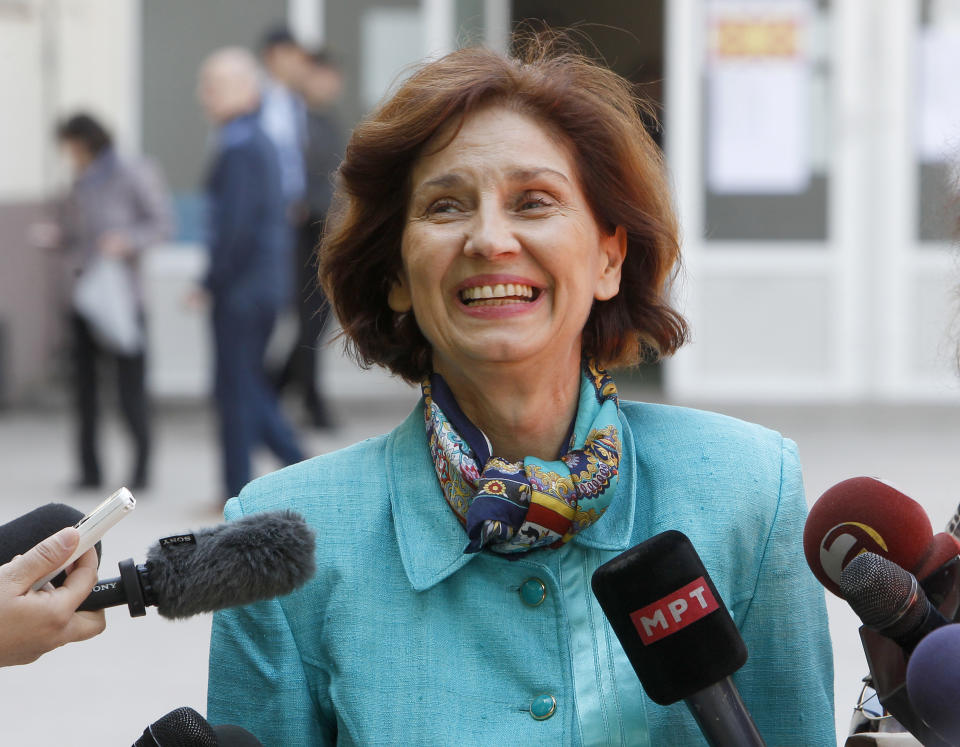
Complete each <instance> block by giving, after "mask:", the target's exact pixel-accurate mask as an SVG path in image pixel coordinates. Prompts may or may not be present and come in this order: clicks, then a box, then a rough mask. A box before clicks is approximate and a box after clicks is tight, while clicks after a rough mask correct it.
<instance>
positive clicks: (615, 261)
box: [593, 226, 627, 301]
mask: <svg viewBox="0 0 960 747" xmlns="http://www.w3.org/2000/svg"><path fill="white" fill-rule="evenodd" d="M599 248H600V261H601V265H600V277H599V278H597V288H596V290H595V291H594V294H593V297H594V298H595V299H597V300H598V301H607V300H609V299H611V298H613V297H614V296H615V295H617V293H619V292H620V276H621V271H622V269H623V261H624V259H626V257H627V229H625V228H624V227H623V226H617V228H616V230H614V232H613V233H611V234H604V233H601V235H600V247H599Z"/></svg>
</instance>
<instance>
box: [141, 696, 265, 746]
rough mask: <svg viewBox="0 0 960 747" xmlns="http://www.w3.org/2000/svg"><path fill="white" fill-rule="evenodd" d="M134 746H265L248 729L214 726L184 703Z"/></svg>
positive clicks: (164, 717)
mask: <svg viewBox="0 0 960 747" xmlns="http://www.w3.org/2000/svg"><path fill="white" fill-rule="evenodd" d="M133 747H263V743H262V742H261V741H260V740H259V739H257V738H256V737H255V736H253V734H251V733H250V732H248V731H247V730H246V729H242V728H240V727H239V726H230V725H225V726H213V725H211V724H210V722H209V721H207V720H206V719H205V718H204V717H203V716H201V715H200V714H199V713H197V712H196V711H195V710H193V709H192V708H190V707H188V706H183V707H181V708H177V709H176V710H174V711H170V713H168V714H167V715H166V716H161V717H160V718H159V719H157V720H156V721H154V722H153V723H152V724H150V726H148V727H147V728H146V729H144V730H143V736H141V737H140V739H138V740H137V741H136V742H134V743H133Z"/></svg>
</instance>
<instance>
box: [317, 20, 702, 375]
mask: <svg viewBox="0 0 960 747" xmlns="http://www.w3.org/2000/svg"><path fill="white" fill-rule="evenodd" d="M515 50H516V51H515V52H514V54H513V55H510V56H508V55H504V54H501V53H499V52H495V51H493V50H490V49H486V48H483V47H469V48H465V49H460V50H458V51H456V52H451V53H450V54H448V55H446V56H445V57H442V58H440V59H438V60H436V61H433V62H428V63H425V64H423V65H420V66H419V67H418V68H416V69H415V71H414V72H413V74H412V75H411V76H410V77H409V78H407V79H406V81H404V82H403V84H402V85H400V87H399V88H398V89H397V91H396V93H394V94H393V95H392V96H390V98H389V99H387V100H386V101H385V102H384V103H382V104H381V105H380V106H379V107H378V108H377V109H376V110H374V111H373V112H372V113H371V114H370V115H369V116H368V117H367V118H366V119H364V120H363V121H362V122H361V123H360V124H359V125H357V127H356V129H354V131H353V134H352V136H351V138H350V142H349V143H348V145H347V149H346V154H345V157H344V160H343V163H342V164H341V166H340V169H339V172H338V175H337V185H336V191H335V196H334V202H333V209H332V210H331V214H330V216H329V218H328V221H327V226H326V233H325V235H324V238H323V241H322V243H321V246H320V263H319V273H320V282H321V284H322V287H323V289H324V291H325V292H326V294H327V297H328V298H329V299H330V302H331V304H332V307H333V310H334V313H335V314H336V315H337V318H338V319H339V321H340V325H341V327H342V329H343V334H344V335H345V337H346V340H347V347H348V349H349V350H351V352H352V353H353V355H354V357H355V358H356V360H357V361H358V362H359V363H360V365H362V366H364V367H369V366H371V365H373V364H379V365H382V366H385V367H386V368H388V369H389V370H390V371H392V372H394V373H395V374H398V375H399V376H401V377H403V378H404V379H406V380H407V381H410V382H417V381H420V380H421V379H422V378H424V377H425V376H426V375H428V374H429V373H430V372H431V369H432V360H431V347H430V343H429V342H428V341H427V339H426V338H425V337H424V336H423V334H422V333H421V331H420V328H419V327H418V326H417V322H416V320H415V318H414V316H413V313H412V312H409V313H396V312H394V311H393V310H391V309H390V307H389V305H388V302H387V296H388V293H389V291H390V288H391V286H392V285H393V283H394V282H395V280H396V278H398V277H399V275H400V272H401V256H400V246H401V238H402V234H403V229H404V225H405V220H406V212H407V203H408V199H409V193H410V186H411V185H410V174H411V171H412V169H413V166H414V164H415V163H416V161H417V159H418V158H419V156H420V154H421V152H422V150H423V148H424V145H425V144H426V143H427V142H428V141H430V139H431V138H432V137H433V136H434V135H436V134H437V133H438V132H439V131H440V130H441V129H442V128H443V127H444V126H445V125H446V124H448V123H451V122H452V123H454V124H458V123H462V122H463V119H464V117H465V116H466V115H468V114H470V113H471V112H474V111H477V110H478V109H480V108H483V107H487V106H490V105H498V106H504V107H507V108H508V109H510V110H513V111H517V112H520V113H523V114H525V115H528V116H530V117H532V118H534V119H535V120H537V121H538V122H540V123H541V124H543V125H544V126H545V128H546V129H547V130H548V131H549V132H550V133H551V134H558V135H559V136H560V137H561V139H562V140H563V141H564V142H565V143H566V144H567V146H568V147H569V148H570V152H571V153H572V155H573V158H574V163H575V165H576V168H577V170H578V176H579V178H580V184H581V187H582V189H583V192H584V194H585V196H586V199H587V201H588V202H589V204H590V207H591V209H592V211H593V214H594V218H595V219H596V220H597V222H598V224H599V225H600V226H601V228H603V229H604V230H607V231H611V232H612V231H613V230H615V229H616V227H618V226H623V227H624V229H625V231H626V235H627V253H626V259H625V260H624V263H623V268H622V279H621V283H620V291H619V293H618V294H617V295H616V296H614V297H613V298H611V299H609V300H607V301H595V302H594V305H593V308H592V309H591V312H590V315H589V317H588V319H587V323H586V325H585V327H584V329H583V337H582V347H583V353H584V355H585V356H590V357H593V358H594V359H596V360H597V361H598V362H599V363H600V364H601V365H604V366H607V367H614V366H624V365H631V364H635V363H638V362H649V361H651V360H656V359H658V358H659V357H661V356H665V355H670V354H671V353H673V352H674V351H675V350H676V349H677V348H678V347H680V346H681V345H682V344H683V343H684V342H685V340H686V337H687V324H686V322H685V320H684V319H683V317H682V316H681V315H680V314H679V313H678V312H677V311H675V310H674V309H673V308H672V307H671V305H670V299H669V296H670V287H671V281H672V279H673V277H674V276H675V273H676V269H677V268H678V266H679V258H680V250H679V239H678V228H677V220H676V216H675V214H674V211H673V206H672V203H671V197H670V189H669V185H668V183H667V179H666V176H665V172H664V166H663V157H662V154H661V152H660V149H659V148H658V147H657V145H656V143H654V141H653V139H652V138H651V137H650V135H649V134H648V132H647V130H646V128H645V126H644V122H643V116H644V114H647V115H649V114H651V110H650V107H649V106H648V104H647V103H646V102H645V101H644V100H642V99H641V98H640V97H638V96H637V95H636V94H635V93H634V90H633V86H632V85H631V84H630V83H629V82H628V81H627V80H625V79H624V78H622V77H621V76H619V75H617V74H616V73H614V72H613V71H612V70H610V69H608V68H606V67H604V66H602V65H599V64H597V63H595V62H593V61H592V60H590V59H588V58H587V57H586V56H584V55H583V54H581V53H579V52H578V51H576V50H575V49H572V48H571V45H570V44H568V43H567V40H566V39H565V37H563V36H558V35H551V36H545V35H544V34H537V35H531V36H528V37H526V38H525V39H523V40H521V41H519V42H518V43H516V44H515ZM453 133H454V134H453V136H451V139H452V137H454V136H455V135H456V127H454V129H453ZM441 147H442V146H441Z"/></svg>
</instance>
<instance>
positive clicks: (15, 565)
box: [0, 527, 107, 667]
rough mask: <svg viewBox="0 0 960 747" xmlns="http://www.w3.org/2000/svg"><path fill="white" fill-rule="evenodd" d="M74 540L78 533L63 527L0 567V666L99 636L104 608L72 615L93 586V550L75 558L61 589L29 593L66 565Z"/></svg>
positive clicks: (29, 660) (94, 566)
mask: <svg viewBox="0 0 960 747" xmlns="http://www.w3.org/2000/svg"><path fill="white" fill-rule="evenodd" d="M79 541H80V533H79V532H78V531H77V530H76V529H74V528H73V527H67V528H66V529H61V530H60V531H59V532H57V533H56V534H54V535H52V536H50V537H48V538H47V539H45V540H44V541H43V542H41V543H39V544H38V545H36V546H35V547H33V548H32V549H30V550H28V551H27V552H25V553H24V554H23V555H18V556H17V557H15V558H14V559H13V560H11V561H10V562H9V563H5V564H4V565H0V667H6V666H10V665H12V664H29V663H30V662H33V661H36V660H37V659H39V658H40V657H41V656H42V655H43V654H45V653H47V652H48V651H52V650H53V649H55V648H57V647H58V646H62V645H64V644H65V643H72V642H74V641H85V640H87V639H88V638H93V637H94V636H95V635H99V634H100V633H102V632H103V629H104V628H105V627H106V624H107V622H106V617H105V616H104V613H103V610H99V611H97V612H77V611H76V610H77V607H79V606H80V603H81V602H83V600H84V599H86V598H87V595H88V594H89V593H90V591H91V590H92V589H93V586H94V584H95V583H96V582H97V551H96V550H94V549H93V548H90V549H89V550H87V552H85V553H84V554H83V555H81V556H80V558H79V559H78V560H77V561H76V563H75V564H74V566H73V569H72V570H71V571H70V572H69V573H68V574H67V578H66V581H64V582H63V585H62V586H60V587H59V588H56V589H55V588H53V586H51V585H50V584H47V585H46V586H45V587H44V588H42V589H39V590H37V591H32V590H31V587H32V586H33V584H34V583H36V582H37V581H39V580H40V579H41V578H43V577H44V576H46V575H47V574H48V573H51V572H52V571H55V570H56V569H57V568H59V567H60V566H61V565H63V564H64V563H65V562H67V560H68V559H69V558H70V555H71V554H73V551H74V550H75V549H76V547H77V543H78V542H79Z"/></svg>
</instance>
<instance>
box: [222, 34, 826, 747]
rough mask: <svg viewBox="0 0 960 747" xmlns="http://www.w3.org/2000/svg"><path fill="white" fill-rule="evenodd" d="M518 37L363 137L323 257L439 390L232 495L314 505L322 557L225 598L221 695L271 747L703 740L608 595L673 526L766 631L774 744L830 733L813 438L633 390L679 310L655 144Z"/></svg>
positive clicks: (337, 282)
mask: <svg viewBox="0 0 960 747" xmlns="http://www.w3.org/2000/svg"><path fill="white" fill-rule="evenodd" d="M525 55H526V56H525V57H524V59H523V60H522V61H518V60H511V59H507V58H505V57H503V56H501V55H499V54H497V53H495V52H492V51H488V50H484V49H466V50H461V51H458V52H454V53H452V54H450V55H448V56H446V57H444V58H443V59H440V60H438V61H436V62H433V63H430V64H428V65H426V66H424V67H423V68H421V69H420V70H419V71H418V72H417V73H415V74H414V75H413V76H412V77H411V78H409V79H408V80H407V81H406V82H405V83H404V84H403V85H402V86H401V87H400V89H399V90H398V91H397V92H396V94H395V95H394V96H393V97H392V98H391V99H390V100H389V101H387V102H386V103H385V104H384V105H383V106H382V107H381V108H379V109H378V110H377V111H375V112H374V113H373V114H372V115H371V116H370V118H369V119H368V120H367V121H365V122H363V123H362V124H360V126H359V127H358V128H357V129H356V130H355V132H354V134H353V137H352V139H351V141H350V144H349V146H348V148H347V153H346V159H345V161H344V163H343V165H342V167H341V169H340V184H339V187H338V189H339V199H340V200H341V203H342V204H341V205H340V209H339V211H337V212H336V213H335V215H334V216H333V217H332V219H331V225H330V233H329V234H328V236H327V237H326V239H325V241H324V246H323V259H322V266H321V276H322V280H323V282H324V287H325V289H326V291H327V292H328V294H329V295H330V297H331V299H332V303H333V308H334V310H335V312H336V314H337V316H338V318H339V320H340V322H341V324H342V325H343V329H344V332H345V334H346V335H347V336H348V338H349V340H350V342H351V344H352V345H353V348H354V350H355V351H356V353H357V356H358V357H359V359H360V360H361V361H362V362H364V363H367V364H372V363H379V364H381V365H385V366H387V367H388V368H389V369H390V370H391V371H393V372H395V373H397V374H399V375H400V376H403V377H404V378H405V379H407V380H409V381H420V382H421V383H422V387H423V395H424V397H423V400H422V402H421V403H420V404H419V405H418V406H417V407H416V408H415V409H414V412H413V413H411V415H410V416H409V417H408V419H407V420H406V421H405V422H404V423H403V424H401V425H400V426H399V427H398V428H397V429H396V430H394V431H393V432H391V433H389V434H387V435H385V436H382V437H379V438H375V439H371V440H369V441H365V442H363V443H360V444H357V445H355V446H352V447H350V448H348V449H345V450H343V451H340V452H336V453H333V454H327V455H325V456H322V457H319V458H317V459H313V460H311V461H309V462H305V463H303V464H300V465H297V466H294V467H292V468H288V469H286V470H284V471H282V472H279V473H277V474H274V475H272V476H268V477H266V478H263V479H261V480H258V481H257V482H255V483H253V484H251V485H250V486H248V487H247V488H246V489H245V490H244V491H243V492H242V493H241V495H240V496H239V498H237V499H235V500H233V501H232V502H231V503H230V504H228V507H227V516H228V518H236V517H238V516H241V515H246V514H249V513H252V512H256V511H262V510H269V509H275V508H280V507H289V506H292V507H294V508H295V509H297V510H299V511H301V512H303V513H304V515H305V516H307V517H308V520H309V521H310V522H311V523H312V524H313V525H314V526H315V527H316V529H317V533H318V546H317V561H318V568H319V570H318V572H317V575H316V577H315V578H314V580H313V581H312V582H311V583H310V584H309V585H307V586H306V587H305V588H303V589H301V590H300V591H298V592H296V593H294V594H292V595H290V596H289V597H286V598H284V599H282V600H274V601H271V602H267V603H263V604H258V605H253V606H250V607H247V608H243V609H239V610H234V611H230V612H225V613H220V614H218V615H217V616H216V618H215V621H214V629H213V634H212V643H211V665H210V683H209V717H210V719H211V720H213V721H215V722H216V721H221V722H224V721H226V722H232V723H239V724H242V725H244V726H246V727H247V728H248V729H250V730H251V731H253V732H254V733H255V734H256V735H257V736H258V737H259V738H260V739H261V740H263V742H264V743H265V744H271V745H273V744H277V745H280V744H284V745H292V744H327V743H334V742H337V743H343V744H373V743H376V744H456V745H471V744H506V743H514V744H598V745H599V744H602V745H613V744H653V745H661V744H670V745H677V744H698V743H701V741H702V738H701V737H700V736H699V732H698V730H697V727H696V725H695V724H694V722H693V719H692V718H691V717H690V715H689V714H688V713H687V711H686V708H685V707H684V706H683V704H677V705H674V706H671V707H667V708H663V707H660V706H657V705H655V704H653V703H652V702H650V701H648V700H647V699H646V698H645V696H644V694H643V692H642V690H641V688H640V685H639V683H638V681H637V678H636V676H635V675H634V673H633V671H632V670H631V669H630V666H629V664H628V663H627V661H626V659H625V657H624V655H623V653H622V651H621V650H620V647H619V644H618V643H617V641H616V639H615V638H614V636H613V635H612V633H611V631H610V629H609V627H608V625H607V623H606V621H605V620H604V618H603V615H602V613H601V612H600V610H599V607H598V606H597V604H596V603H595V601H594V600H593V597H592V595H591V592H590V576H591V574H592V573H593V571H594V569H596V568H597V566H599V565H600V564H601V563H603V562H605V561H606V560H608V559H610V558H612V557H614V556H615V555H617V554H619V553H620V552H622V551H623V550H626V549H628V548H629V547H631V546H633V545H636V544H638V543H640V542H642V541H643V540H645V539H647V538H649V537H651V536H652V535H654V534H656V533H659V532H661V531H664V530H666V529H679V530H681V531H683V532H684V533H685V534H687V535H688V536H689V537H690V538H691V539H692V541H693V543H694V545H695V546H696V547H697V549H698V550H699V552H700V555H701V556H702V558H703V561H704V563H705V565H706V567H707V568H708V569H709V571H710V573H711V575H712V577H713V580H714V582H715V584H716V586H717V588H718V590H719V591H720V593H721V595H722V596H723V599H724V600H725V602H726V604H727V606H728V607H729V608H730V611H731V613H732V615H733V617H734V620H735V621H736V623H737V625H738V626H739V628H740V630H741V632H742V634H743V637H744V639H745V641H746V644H747V647H748V649H749V651H750V659H749V661H748V662H747V664H746V665H745V666H744V667H743V668H742V669H741V671H740V672H738V674H737V676H736V677H735V680H736V682H737V685H738V687H739V689H740V692H741V693H742V695H743V697H744V700H745V701H746V703H747V705H748V706H749V707H750V708H751V710H752V712H753V714H754V717H755V718H756V721H757V723H758V725H759V728H760V730H761V731H762V732H763V734H764V736H765V737H766V739H767V740H768V742H769V743H771V744H778V745H786V744H797V745H823V744H828V743H832V742H833V738H834V737H833V735H834V726H833V714H832V703H833V691H832V665H831V652H830V644H829V640H828V636H827V628H826V613H825V608H824V600H823V592H822V590H821V589H820V588H818V586H817V584H816V582H815V580H814V579H813V577H812V575H811V574H810V573H809V571H808V570H807V568H806V566H805V564H804V561H803V555H802V551H801V540H800V538H801V532H802V525H803V521H804V515H805V504H804V498H803V488H802V484H801V477H800V467H799V464H798V461H797V456H796V449H795V446H794V445H793V444H792V443H791V442H789V441H785V440H784V439H783V438H782V437H781V436H780V435H778V434H776V433H773V432H771V431H768V430H765V429H762V428H760V427H758V426H754V425H749V424H746V423H742V422H739V421H735V420H732V419H729V418H725V417H722V416H720V415H714V414H710V413H703V412H696V411H692V410H686V409H681V408H674V407H665V406H659V405H646V404H640V403H634V402H620V401H618V398H617V392H616V385H615V384H614V382H613V379H612V378H610V376H609V375H608V374H607V373H606V372H605V371H604V367H610V366H614V365H623V364H630V363H633V362H636V361H637V360H638V359H639V358H640V357H645V358H651V357H653V356H655V355H657V354H661V355H666V354H669V353H671V352H672V351H673V350H674V349H676V348H677V347H678V346H679V345H680V344H681V343H682V342H683V340H684V338H685V334H686V328H685V325H684V322H683V320H682V319H681V317H679V316H678V315H677V313H676V312H674V311H673V310H672V309H671V308H670V306H669V305H668V302H667V295H668V282H669V279H670V277H671V272H672V269H673V267H674V265H675V263H676V261H677V259H678V245H677V228H676V224H675V220H674V216H673V213H672V212H671V208H670V203H669V197H668V189H667V185H666V183H665V180H664V176H663V174H662V170H661V162H660V156H659V153H658V152H657V150H656V147H655V146H654V145H653V144H652V142H651V140H650V138H649V137H648V136H647V135H646V133H645V132H644V130H643V125H642V122H641V119H640V116H639V113H638V107H637V105H636V103H635V101H634V99H633V98H632V95H631V92H630V87H629V84H628V83H626V82H625V81H624V80H622V79H621V78H619V77H618V76H616V75H615V74H614V73H612V72H610V71H609V70H606V69H603V68H600V67H598V66H596V65H594V64H592V63H590V62H588V61H586V60H585V59H583V58H581V57H578V56H576V55H573V54H562V53H561V54H555V53H552V52H550V51H549V50H543V49H541V48H540V47H539V46H538V45H537V44H536V43H534V44H533V45H531V48H530V49H529V50H528V51H527V52H526V53H525ZM464 548H466V551H464Z"/></svg>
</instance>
